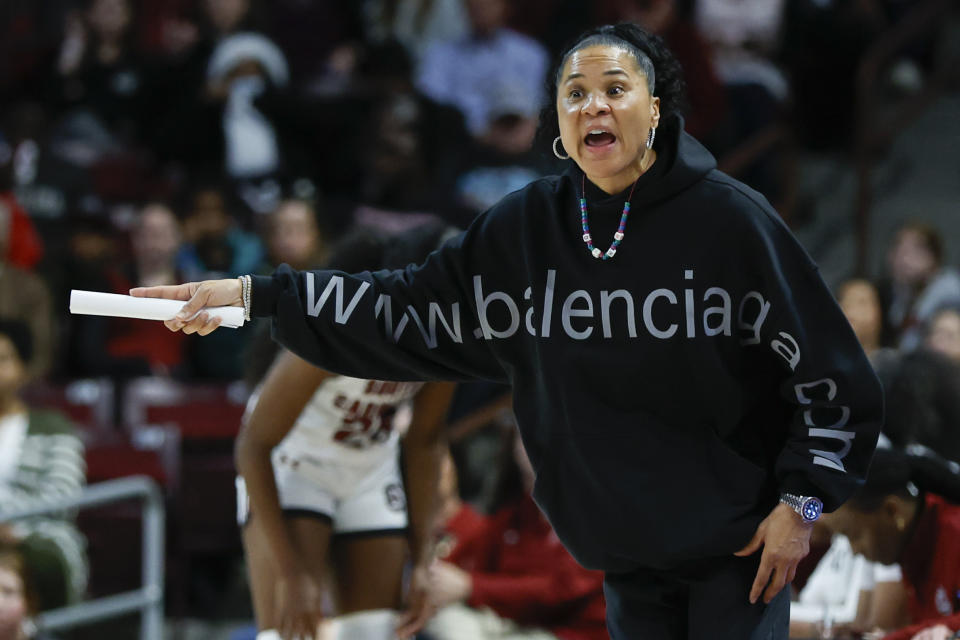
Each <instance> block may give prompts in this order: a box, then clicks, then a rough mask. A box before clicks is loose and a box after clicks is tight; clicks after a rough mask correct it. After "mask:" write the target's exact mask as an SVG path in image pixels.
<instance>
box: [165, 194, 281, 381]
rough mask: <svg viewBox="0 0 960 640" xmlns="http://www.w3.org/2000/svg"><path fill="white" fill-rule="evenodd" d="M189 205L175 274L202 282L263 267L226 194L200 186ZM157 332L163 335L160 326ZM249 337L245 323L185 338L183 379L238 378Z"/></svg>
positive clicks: (254, 239)
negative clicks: (234, 214) (237, 326)
mask: <svg viewBox="0 0 960 640" xmlns="http://www.w3.org/2000/svg"><path fill="white" fill-rule="evenodd" d="M189 204H190V207H191V208H190V210H189V212H188V213H187V215H186V218H185V219H184V223H183V230H184V237H185V238H186V240H187V242H186V243H185V244H184V245H183V246H182V247H181V250H180V252H179V255H178V256H177V271H178V272H179V273H181V274H183V276H182V277H183V278H185V279H186V280H207V279H210V278H226V277H231V276H239V275H242V274H247V273H256V272H257V269H258V268H259V267H260V265H261V264H263V261H264V248H263V244H262V242H261V241H260V238H259V237H258V236H256V235H255V234H253V233H250V232H248V231H244V230H243V229H241V228H240V226H239V225H238V224H237V222H236V220H235V219H234V216H233V215H232V211H233V210H234V209H235V207H234V206H232V205H231V203H230V199H229V198H228V196H227V195H226V194H225V192H224V191H223V190H221V189H218V188H217V187H216V186H213V185H203V186H200V187H198V188H196V189H194V190H193V192H192V194H191V198H190V203H189ZM154 324H156V323H154ZM157 327H158V329H159V328H163V329H165V327H163V326H162V325H159V324H158V325H157ZM168 333H169V332H168ZM253 334H254V329H253V325H252V324H250V323H247V324H245V325H244V326H243V327H241V328H239V329H231V330H229V331H218V332H216V333H215V334H213V335H210V336H205V337H202V338H201V337H200V336H196V335H194V336H188V338H187V345H186V351H185V353H186V356H187V361H186V362H185V368H184V371H183V374H184V375H185V376H188V377H191V378H197V379H206V380H218V381H228V380H237V379H239V378H241V377H242V375H243V364H242V354H243V351H244V349H245V345H246V343H247V340H248V339H249V338H251V337H252V336H253ZM211 338H212V339H211Z"/></svg>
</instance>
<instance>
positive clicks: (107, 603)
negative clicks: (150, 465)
mask: <svg viewBox="0 0 960 640" xmlns="http://www.w3.org/2000/svg"><path fill="white" fill-rule="evenodd" d="M131 498H141V499H142V500H143V511H142V517H143V539H142V541H141V542H142V571H143V574H142V586H141V587H140V588H139V589H135V590H133V591H127V592H125V593H119V594H116V595H111V596H105V597H102V598H96V599H94V600H87V601H85V602H81V603H78V604H75V605H70V606H67V607H61V608H59V609H53V610H51V611H45V612H43V613H42V614H41V615H39V616H37V618H36V619H35V620H34V622H35V623H36V624H37V627H38V628H39V629H41V630H45V631H53V630H57V629H68V628H71V627H77V626H81V625H84V624H90V623H93V622H98V621H100V620H104V619H107V618H114V617H117V616H121V615H123V614H126V613H130V612H133V611H138V610H139V611H140V640H161V639H162V636H163V562H164V521H165V519H166V516H165V511H164V506H163V497H162V495H161V493H160V489H159V488H158V487H157V485H156V483H155V482H153V480H151V479H150V478H148V477H146V476H130V477H126V478H118V479H116V480H107V481H106V482H98V483H96V484H92V485H89V486H87V487H84V489H83V492H82V493H81V494H80V495H79V496H75V497H72V498H69V499H64V500H60V501H57V502H54V503H46V504H44V505H43V506H42V507H35V508H30V509H21V510H19V511H13V512H10V513H4V514H2V515H0V521H3V522H8V521H12V520H20V519H23V518H31V517H35V516H42V515H48V514H51V513H58V512H63V511H69V510H75V509H83V508H88V507H97V506H101V505H105V504H110V503H114V502H120V501H122V500H129V499H131Z"/></svg>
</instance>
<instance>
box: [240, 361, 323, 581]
mask: <svg viewBox="0 0 960 640" xmlns="http://www.w3.org/2000/svg"><path fill="white" fill-rule="evenodd" d="M333 375H334V374H331V373H329V372H327V371H324V370H323V369H318V368H317V367H314V366H313V365H311V364H308V363H307V362H306V361H304V360H302V359H300V358H299V357H297V356H295V355H293V354H292V353H290V352H287V351H283V352H281V354H280V356H279V357H278V358H277V360H276V362H274V364H273V366H272V367H271V368H270V371H269V373H268V374H267V377H266V379H265V380H264V383H263V387H262V389H261V392H260V398H259V400H258V401H257V404H256V406H255V407H254V409H253V412H252V413H251V414H250V416H249V418H248V419H247V420H246V423H245V424H244V425H243V427H242V428H241V430H240V435H239V436H238V437H237V443H236V448H235V457H236V464H237V470H238V471H239V473H240V475H241V476H243V479H244V481H245V482H246V485H247V493H248V495H249V497H250V512H251V514H253V517H255V518H256V519H257V522H258V526H260V527H262V530H263V532H264V533H265V534H266V538H267V539H268V540H269V541H270V553H271V554H272V555H273V557H274V559H275V561H276V562H277V567H278V568H279V569H280V571H281V572H287V571H293V570H295V569H296V568H297V567H298V566H299V562H298V559H297V558H296V554H295V552H294V545H293V541H292V540H291V538H290V534H289V533H288V531H287V528H286V526H285V523H284V520H283V513H282V511H281V508H280V499H279V497H278V495H277V485H276V482H275V481H274V475H273V465H272V464H271V461H270V454H271V452H272V451H273V448H274V447H276V446H277V445H278V444H279V443H280V441H281V440H283V439H284V437H286V435H287V434H288V433H289V432H290V430H291V429H292V428H293V425H294V423H295V422H296V420H297V417H298V416H299V415H300V412H301V411H303V408H304V407H305V406H306V404H307V402H308V401H309V400H310V398H311V396H313V394H314V392H315V391H316V390H317V387H318V386H319V385H320V383H321V382H323V381H324V380H325V379H327V378H329V377H331V376H333Z"/></svg>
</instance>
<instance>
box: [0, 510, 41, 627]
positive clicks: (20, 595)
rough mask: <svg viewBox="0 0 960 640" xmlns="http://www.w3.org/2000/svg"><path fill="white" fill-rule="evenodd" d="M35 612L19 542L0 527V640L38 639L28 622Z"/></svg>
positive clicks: (30, 622)
mask: <svg viewBox="0 0 960 640" xmlns="http://www.w3.org/2000/svg"><path fill="white" fill-rule="evenodd" d="M37 613H38V611H37V598H36V593H35V592H34V589H33V585H32V582H31V580H30V571H29V567H27V559H26V558H25V557H24V554H23V551H22V548H21V544H20V541H19V540H18V539H17V538H16V536H14V535H13V534H12V533H11V532H10V531H7V530H6V529H5V528H4V525H0V640H41V638H40V636H38V635H36V634H35V633H34V632H35V629H34V625H33V623H32V621H31V618H32V617H33V616H34V615H36V614H37Z"/></svg>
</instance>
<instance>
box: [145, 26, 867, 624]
mask: <svg viewBox="0 0 960 640" xmlns="http://www.w3.org/2000/svg"><path fill="white" fill-rule="evenodd" d="M551 88H552V89H553V92H552V94H551V95H553V96H554V103H553V105H551V106H550V107H549V108H548V109H547V110H546V111H545V116H544V118H543V130H544V131H546V132H550V133H549V135H548V136H547V137H548V138H550V137H553V136H556V137H554V139H553V150H554V152H555V153H556V154H557V155H558V156H560V157H564V158H565V157H569V158H570V159H571V160H572V162H570V163H569V167H568V168H567V170H566V171H564V173H563V174H562V175H559V176H552V177H546V178H542V179H540V180H537V181H535V182H532V183H531V184H529V185H528V186H527V187H525V188H523V189H521V190H519V191H517V192H514V193H512V194H510V195H508V196H507V197H505V198H504V199H503V200H502V201H501V202H500V203H498V204H497V205H495V206H494V207H492V208H491V209H490V210H489V211H487V212H486V213H485V214H483V215H481V216H480V217H478V218H477V220H476V221H475V222H474V223H473V224H472V225H471V226H470V228H469V229H468V230H467V231H466V232H465V233H464V234H462V235H461V236H458V237H456V238H454V239H452V240H451V241H449V242H448V243H447V244H445V245H444V246H443V247H441V248H440V249H439V250H438V251H436V252H434V253H433V254H432V255H431V256H430V257H429V258H428V259H427V261H426V262H425V263H424V264H423V265H421V266H413V265H411V266H409V267H407V268H406V269H404V270H399V271H392V272H386V271H379V272H376V273H362V274H357V275H348V274H345V273H340V272H333V271H314V272H295V271H293V270H291V269H289V268H287V267H283V266H281V267H280V268H279V269H278V270H277V272H276V273H274V274H273V276H271V277H256V276H255V277H253V278H252V279H250V278H246V277H243V278H240V279H235V280H223V281H208V282H205V283H190V284H186V285H181V286H179V287H171V288H157V289H145V290H134V291H133V293H134V295H140V296H162V297H170V298H176V299H180V300H188V299H189V300H190V302H189V303H188V304H187V305H185V307H184V310H183V312H182V315H181V316H178V317H177V318H174V319H171V320H169V321H168V322H167V325H168V327H170V328H171V329H173V330H180V329H183V330H185V331H189V332H198V333H201V334H206V333H209V332H210V331H212V330H214V329H215V328H216V326H217V323H218V321H217V320H216V319H215V318H213V317H212V316H209V315H208V314H207V313H206V312H203V313H200V314H199V315H197V317H196V318H192V316H193V315H194V314H196V313H197V312H198V311H201V309H202V308H203V307H205V306H215V305H243V306H245V307H246V309H247V311H248V312H250V314H251V315H254V316H272V317H273V335H274V337H275V338H276V339H277V340H278V341H280V342H281V343H282V344H284V345H285V346H286V347H288V348H289V349H291V350H292V351H294V352H296V353H297V354H299V355H300V356H302V357H303V358H305V359H307V360H309V361H311V362H313V363H316V364H318V365H320V366H323V367H324V368H327V369H330V370H332V371H337V372H339V373H343V374H346V375H353V376H363V377H368V378H379V379H386V380H432V379H449V380H471V379H487V380H497V381H504V382H509V383H510V384H511V385H512V387H513V394H514V409H515V412H516V414H517V421H518V424H519V427H520V433H521V436H522V438H523V443H524V446H525V447H526V449H527V451H528V453H529V456H530V459H531V461H532V463H533V466H534V469H535V470H536V473H537V480H536V485H535V488H534V497H535V498H536V501H537V503H538V504H539V505H540V507H541V508H542V509H543V510H544V512H545V513H546V515H547V516H548V518H549V520H550V522H551V524H552V525H553V527H554V529H555V530H556V532H557V535H558V536H559V537H560V539H561V540H562V541H563V543H564V544H565V545H566V546H567V548H568V549H569V550H570V551H571V553H572V554H573V555H574V557H576V558H577V560H578V561H579V562H580V563H581V564H582V565H584V566H586V567H588V568H592V569H601V570H603V571H605V572H606V574H607V577H606V583H605V591H606V596H607V606H608V608H607V611H608V617H607V621H608V627H609V630H610V633H611V636H612V637H613V638H614V639H615V640H620V639H623V638H638V639H643V640H648V639H651V640H658V639H661V638H664V639H666V638H670V639H672V638H696V639H700V638H710V639H711V640H713V639H717V638H730V639H736V640H743V639H744V638H756V639H763V640H766V639H767V638H786V636H787V623H788V608H789V594H788V590H787V589H783V587H784V586H785V585H786V584H787V583H789V582H790V580H791V579H792V578H793V574H794V570H795V568H796V565H797V562H798V561H799V560H800V559H801V558H802V557H803V556H804V555H806V553H807V550H808V539H809V535H810V528H811V523H812V521H813V520H815V519H816V518H817V517H818V515H819V513H820V510H821V509H822V508H825V509H827V510H833V509H836V508H837V507H838V506H839V505H840V504H842V503H843V502H844V500H846V499H847V498H848V497H849V495H850V494H851V492H852V491H853V490H854V489H855V487H856V486H857V485H858V484H859V483H860V482H861V481H862V478H863V476H864V474H865V472H866V469H867V466H868V464H869V460H870V457H871V455H872V452H873V449H874V446H875V444H876V439H877V434H878V432H879V427H880V423H881V421H882V413H883V409H882V399H881V391H880V386H879V383H878V382H877V379H876V377H875V375H874V374H873V372H872V370H871V368H870V365H869V364H868V362H867V359H866V357H865V356H864V354H863V352H862V350H861V349H860V346H859V344H858V343H857V340H856V337H855V336H854V334H853V332H852V331H851V329H850V327H849V325H848V324H847V322H846V320H845V319H844V317H843V314H842V313H841V311H840V309H839V307H838V306H837V304H836V303H835V302H834V300H833V297H832V296H831V294H830V292H829V290H828V289H827V287H826V286H825V285H824V283H823V281H822V280H821V278H820V276H819V274H818V273H817V268H816V266H815V265H814V264H813V262H812V260H811V259H810V257H809V256H808V255H807V254H806V252H805V251H804V250H803V249H802V248H801V247H800V246H799V244H798V243H797V242H796V240H795V239H794V238H793V236H792V235H791V234H790V232H789V231H788V230H787V228H786V227H785V226H784V225H783V223H782V222H781V220H780V218H779V216H777V214H776V212H775V211H773V210H772V209H771V207H770V205H769V204H768V203H767V201H766V200H765V199H764V198H763V197H762V196H761V195H760V194H758V193H756V192H755V191H753V190H751V189H750V188H748V187H746V186H745V185H743V184H741V183H739V182H737V181H735V180H733V179H732V178H730V177H729V176H726V175H724V174H722V173H720V172H719V171H717V170H716V163H715V161H714V159H713V157H712V156H711V155H710V154H709V152H707V151H706V149H704V148H703V147H702V146H701V145H700V144H699V143H698V142H697V141H696V140H694V139H693V138H692V137H690V136H689V135H687V134H686V133H684V132H683V119H682V117H681V116H680V114H679V111H678V108H679V104H680V98H681V93H682V79H681V77H680V69H679V65H678V64H677V63H676V61H675V59H674V58H673V56H672V55H671V54H670V52H669V51H668V50H666V48H665V47H664V46H663V44H662V42H661V41H660V40H659V39H658V38H656V37H654V36H651V35H649V34H647V33H646V32H644V31H643V30H641V29H639V28H638V27H636V26H633V25H618V26H616V27H610V26H608V27H601V28H599V29H594V30H592V31H588V32H587V33H585V34H584V35H583V36H581V37H580V38H579V39H578V40H577V41H576V42H575V43H574V44H573V45H572V46H571V47H569V48H568V49H567V50H566V51H565V52H564V53H563V55H562V56H561V58H560V61H559V65H558V67H557V71H556V73H555V74H554V76H553V86H552V87H551ZM557 133H559V135H556V134H557ZM191 318H192V319H191ZM761 547H762V549H763V551H762V553H757V552H758V551H759V550H760V549H761ZM761 596H762V601H758V600H761Z"/></svg>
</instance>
